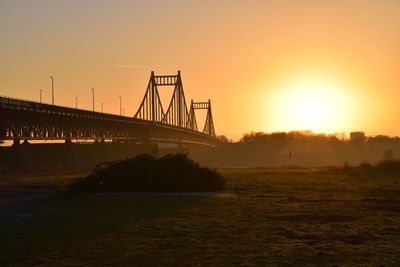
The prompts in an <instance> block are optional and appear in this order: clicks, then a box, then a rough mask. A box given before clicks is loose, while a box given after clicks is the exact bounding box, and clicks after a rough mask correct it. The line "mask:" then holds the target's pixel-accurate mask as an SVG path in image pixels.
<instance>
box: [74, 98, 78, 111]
mask: <svg viewBox="0 0 400 267" xmlns="http://www.w3.org/2000/svg"><path fill="white" fill-rule="evenodd" d="M75 108H76V109H78V97H77V96H76V97H75Z"/></svg>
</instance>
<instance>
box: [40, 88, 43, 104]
mask: <svg viewBox="0 0 400 267" xmlns="http://www.w3.org/2000/svg"><path fill="white" fill-rule="evenodd" d="M42 92H43V89H40V93H39V95H40V98H39V99H40V103H42Z"/></svg>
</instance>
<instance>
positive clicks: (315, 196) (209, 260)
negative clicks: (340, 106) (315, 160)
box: [0, 168, 400, 266]
mask: <svg viewBox="0 0 400 267" xmlns="http://www.w3.org/2000/svg"><path fill="white" fill-rule="evenodd" d="M220 171H221V172H222V173H223V174H224V175H225V177H226V178H227V187H228V188H227V192H229V193H232V194H225V195H214V196H161V195H149V196H146V195H94V196H64V195H62V194H58V193H57V191H55V193H54V194H52V195H50V196H48V197H46V198H45V199H41V200H36V201H30V202H28V203H27V202H18V203H17V204H13V206H12V207H4V206H3V207H0V216H1V221H0V236H1V239H2V240H1V242H0V266H3V265H5V266H127V265H133V266H181V265H191V266H208V265H211V266H220V265H223V266H226V265H228V266H229V265H230V266H236V265H244V266H247V265H249V266H253V265H261V266H263V265H278V266H292V265H297V266H299V265H311V266H313V265H318V266H320V265H323V266H334V265H338V266H357V265H358V266H365V265H376V266H379V265H384V266H396V265H399V264H400V254H399V251H400V174H397V173H390V174H389V173H386V174H385V173H382V172H370V171H366V170H352V171H350V172H345V171H342V170H339V169H295V168H293V169H224V170H220ZM60 178H61V180H60V181H64V180H65V177H64V178H63V176H62V175H60ZM31 180H32V181H34V180H35V179H34V178H31ZM50 181H52V182H53V184H54V183H55V184H57V182H56V181H57V180H55V179H50ZM62 183H63V182H62ZM59 187H61V186H58V188H59ZM56 188H57V186H56Z"/></svg>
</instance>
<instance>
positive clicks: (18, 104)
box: [0, 71, 218, 146]
mask: <svg viewBox="0 0 400 267" xmlns="http://www.w3.org/2000/svg"><path fill="white" fill-rule="evenodd" d="M161 86H172V87H174V91H173V95H172V98H171V101H170V103H169V106H168V108H167V109H166V110H165V109H164V108H163V106H162V105H161V100H160V96H159V93H158V89H159V87H161ZM197 109H205V110H207V117H206V121H205V126H204V127H203V128H202V129H201V130H200V131H199V129H198V126H197V122H196V114H195V110H197ZM0 140H13V141H14V143H16V144H19V142H20V140H65V141H67V142H69V141H72V140H97V141H99V140H113V141H132V142H161V143H162V142H166V143H177V144H182V143H183V144H184V143H187V144H200V145H208V146H213V145H215V144H216V143H217V142H218V141H217V138H216V137H215V130H214V122H213V117H212V112H211V103H210V100H208V101H206V102H194V101H193V100H192V101H191V103H190V106H188V105H187V102H186V99H185V94H184V91H183V84H182V79H181V74H180V72H179V71H178V74H177V75H163V76H158V75H155V74H154V72H152V73H151V76H150V80H149V83H148V86H147V90H146V93H145V96H144V98H143V101H142V102H141V104H140V107H139V109H138V111H137V112H136V114H135V115H134V116H133V117H125V116H118V115H112V114H105V113H100V112H92V111H87V110H81V109H74V108H68V107H62V106H55V105H49V104H42V103H38V102H33V101H24V100H18V99H12V98H7V97H0Z"/></svg>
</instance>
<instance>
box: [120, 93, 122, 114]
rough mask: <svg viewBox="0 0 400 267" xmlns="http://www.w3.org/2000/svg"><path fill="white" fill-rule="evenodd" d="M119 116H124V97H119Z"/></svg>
mask: <svg viewBox="0 0 400 267" xmlns="http://www.w3.org/2000/svg"><path fill="white" fill-rule="evenodd" d="M119 115H120V116H122V97H121V96H119Z"/></svg>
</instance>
